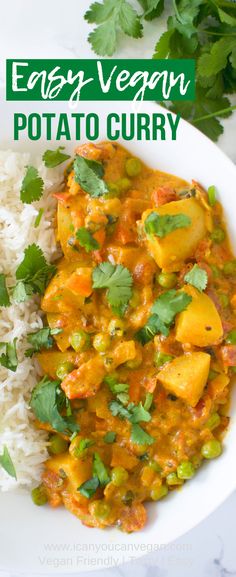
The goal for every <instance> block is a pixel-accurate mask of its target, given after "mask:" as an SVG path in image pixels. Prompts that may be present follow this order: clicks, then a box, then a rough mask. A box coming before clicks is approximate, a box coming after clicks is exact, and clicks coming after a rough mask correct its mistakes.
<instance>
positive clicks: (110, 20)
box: [85, 0, 236, 141]
mask: <svg viewBox="0 0 236 577" xmlns="http://www.w3.org/2000/svg"><path fill="white" fill-rule="evenodd" d="M138 2H139V4H140V6H141V8H142V12H141V13H140V14H138V13H137V12H136V11H135V10H134V9H133V8H132V7H131V4H130V2H128V1H126V0H104V1H103V2H102V3H99V2H95V3H93V4H92V5H91V6H90V9H89V10H88V11H87V12H86V14H85V18H86V20H87V21H88V22H89V23H92V24H96V25H97V27H96V28H95V30H94V31H93V32H92V33H91V34H90V35H89V42H90V43H91V45H92V48H93V50H94V51H95V52H96V53H97V54H100V55H101V56H111V55H112V54H113V53H114V51H115V50H116V48H117V44H118V38H119V37H120V35H121V34H120V33H125V34H130V35H131V36H132V35H133V36H134V37H135V38H139V37H141V36H142V33H143V32H142V24H141V22H142V19H147V20H154V19H155V18H158V17H159V16H160V14H161V13H162V11H163V8H164V6H165V5H166V7H167V9H169V17H168V19H167V22H166V30H165V31H164V33H163V34H161V36H159V38H157V43H156V47H155V52H154V55H153V58H155V59H160V58H174V59H175V58H187V59H188V58H193V59H195V61H196V70H197V76H196V99H195V100H194V101H185V102H183V101H175V102H172V103H170V108H171V110H173V111H174V112H176V113H180V115H181V116H182V117H183V118H185V119H186V120H188V121H189V122H191V123H192V124H194V125H196V126H197V128H199V129H200V130H202V132H204V133H205V134H206V135H207V136H209V137H210V138H211V139H212V140H215V141H216V140H217V139H218V138H219V136H220V135H221V134H222V132H223V126H222V124H221V118H226V117H227V116H229V115H230V114H232V111H233V110H235V109H236V106H235V105H234V106H232V105H231V103H230V100H229V98H228V95H229V94H234V93H235V92H236V50H235V36H236V3H235V2H233V1H230V0H214V1H212V0H192V1H191V2H190V1H188V0H173V2H172V5H171V9H170V8H169V3H167V2H166V4H165V2H164V0H138ZM122 10H123V11H124V10H125V11H126V12H127V15H128V13H130V14H131V13H132V18H131V19H130V17H128V16H127V15H126V27H127V29H126V28H124V26H122V25H121V23H120V18H119V13H120V12H121V11H122ZM131 23H133V26H131ZM135 23H136V26H135V25H134V24H135ZM157 30H158V23H157ZM118 31H119V36H118V35H117V32H118ZM168 106H169V105H168Z"/></svg>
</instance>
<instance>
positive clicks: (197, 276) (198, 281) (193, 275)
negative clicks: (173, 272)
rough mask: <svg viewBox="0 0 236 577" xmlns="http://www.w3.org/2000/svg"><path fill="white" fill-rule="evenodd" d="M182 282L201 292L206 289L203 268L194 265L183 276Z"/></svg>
mask: <svg viewBox="0 0 236 577" xmlns="http://www.w3.org/2000/svg"><path fill="white" fill-rule="evenodd" d="M184 280H185V281H186V282H187V283H188V284H191V285H192V286H194V287H195V288H197V289H198V290H199V291H200V292H202V291H204V290H205V289H206V287H207V282H208V276H207V272H206V271H205V270H204V269H203V268H200V266H198V264H195V265H194V266H193V268H191V270H190V271H189V272H188V273H187V274H186V275H185V277H184Z"/></svg>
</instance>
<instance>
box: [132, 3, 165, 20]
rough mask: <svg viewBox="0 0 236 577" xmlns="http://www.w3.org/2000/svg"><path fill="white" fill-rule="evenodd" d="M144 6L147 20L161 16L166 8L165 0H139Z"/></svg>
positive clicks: (144, 14)
mask: <svg viewBox="0 0 236 577" xmlns="http://www.w3.org/2000/svg"><path fill="white" fill-rule="evenodd" d="M138 2H139V4H140V5H141V6H142V8H143V10H144V13H143V18H145V20H153V19H154V18H157V17H158V16H160V15H161V14H162V12H163V10H164V0H138Z"/></svg>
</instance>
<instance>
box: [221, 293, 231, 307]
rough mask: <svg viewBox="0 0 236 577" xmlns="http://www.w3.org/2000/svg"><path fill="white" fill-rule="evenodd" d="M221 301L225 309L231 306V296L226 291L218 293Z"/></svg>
mask: <svg viewBox="0 0 236 577" xmlns="http://www.w3.org/2000/svg"><path fill="white" fill-rule="evenodd" d="M218 297H219V301H220V304H221V306H222V307H223V309H225V308H226V307H228V306H229V297H228V295H226V294H225V293H218Z"/></svg>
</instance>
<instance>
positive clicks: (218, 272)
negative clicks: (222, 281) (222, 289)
mask: <svg viewBox="0 0 236 577" xmlns="http://www.w3.org/2000/svg"><path fill="white" fill-rule="evenodd" d="M210 267H211V270H212V274H213V277H214V278H219V276H220V275H221V270H220V268H219V267H218V266H216V265H215V264H211V265H210Z"/></svg>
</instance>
